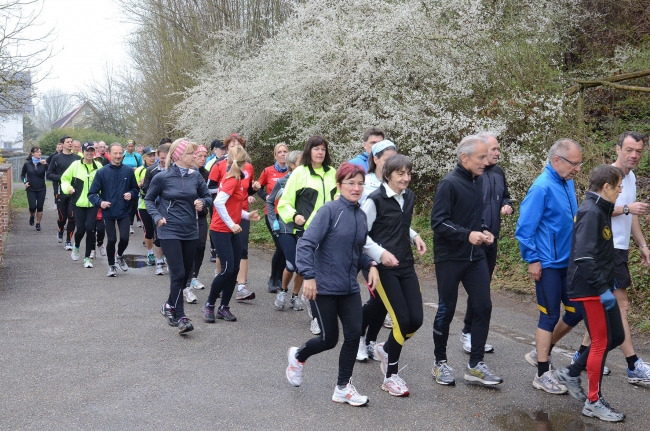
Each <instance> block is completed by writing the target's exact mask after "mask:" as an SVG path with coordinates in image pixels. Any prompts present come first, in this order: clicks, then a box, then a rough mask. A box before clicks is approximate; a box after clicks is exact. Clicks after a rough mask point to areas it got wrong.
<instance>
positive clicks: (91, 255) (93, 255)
mask: <svg viewBox="0 0 650 431" xmlns="http://www.w3.org/2000/svg"><path fill="white" fill-rule="evenodd" d="M90 258H91V259H94V258H95V250H91V251H90Z"/></svg>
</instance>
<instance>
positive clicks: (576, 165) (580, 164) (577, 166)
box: [557, 155, 584, 168]
mask: <svg viewBox="0 0 650 431" xmlns="http://www.w3.org/2000/svg"><path fill="white" fill-rule="evenodd" d="M557 156H558V157H559V158H561V159H562V160H564V161H565V162H567V163H568V164H570V165H571V166H573V167H574V168H581V167H582V165H584V162H580V163H576V162H572V161H571V160H569V159H567V158H566V157H562V156H560V155H557Z"/></svg>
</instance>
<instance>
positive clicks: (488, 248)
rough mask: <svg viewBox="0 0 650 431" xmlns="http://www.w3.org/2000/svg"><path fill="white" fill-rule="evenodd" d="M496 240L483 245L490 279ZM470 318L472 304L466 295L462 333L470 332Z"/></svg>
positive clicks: (471, 316) (472, 314)
mask: <svg viewBox="0 0 650 431" xmlns="http://www.w3.org/2000/svg"><path fill="white" fill-rule="evenodd" d="M497 242H498V240H497V239H495V240H494V242H493V243H492V244H491V245H484V246H483V249H484V250H485V259H486V260H487V264H488V271H489V272H490V280H492V274H494V268H495V267H496V266H497V251H498V249H499V247H498V245H497ZM472 320H474V313H473V312H472V306H471V305H470V303H469V297H467V310H466V311H465V319H464V320H463V323H464V324H465V326H464V327H463V334H469V333H470V332H472Z"/></svg>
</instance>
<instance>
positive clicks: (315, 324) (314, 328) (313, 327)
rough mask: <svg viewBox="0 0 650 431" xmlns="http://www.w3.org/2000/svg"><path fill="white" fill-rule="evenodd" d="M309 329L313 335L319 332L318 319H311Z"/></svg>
mask: <svg viewBox="0 0 650 431" xmlns="http://www.w3.org/2000/svg"><path fill="white" fill-rule="evenodd" d="M309 330H310V331H311V333H312V334H314V335H318V334H320V326H319V325H318V319H316V318H315V317H314V318H313V319H312V321H311V324H310V325H309Z"/></svg>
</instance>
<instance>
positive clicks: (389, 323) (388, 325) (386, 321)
mask: <svg viewBox="0 0 650 431" xmlns="http://www.w3.org/2000/svg"><path fill="white" fill-rule="evenodd" d="M392 327H393V319H392V318H391V317H390V314H386V317H385V318H384V328H388V329H391V328H392Z"/></svg>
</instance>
